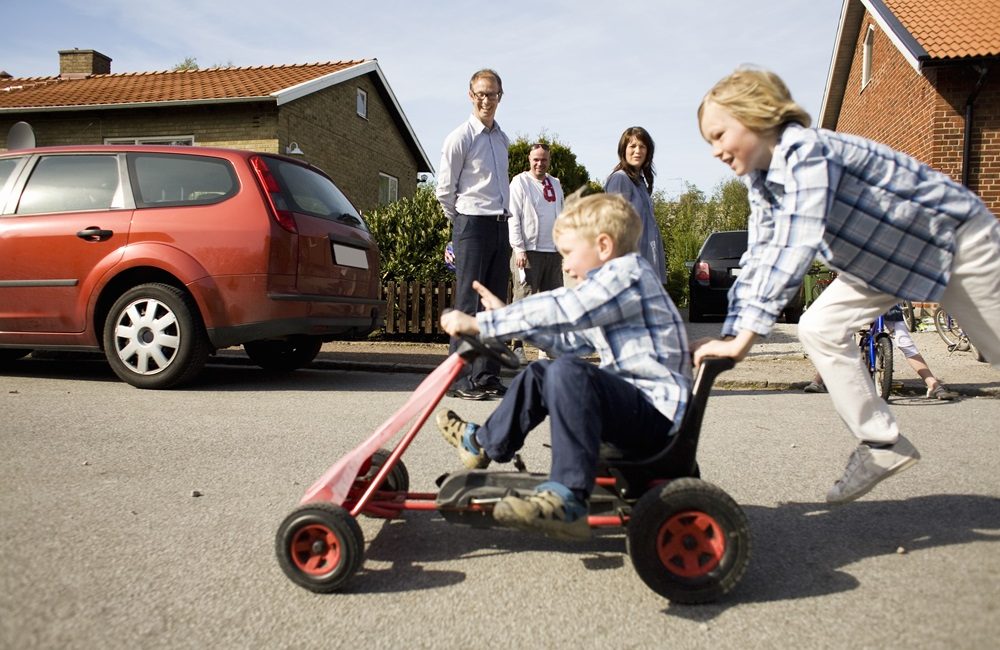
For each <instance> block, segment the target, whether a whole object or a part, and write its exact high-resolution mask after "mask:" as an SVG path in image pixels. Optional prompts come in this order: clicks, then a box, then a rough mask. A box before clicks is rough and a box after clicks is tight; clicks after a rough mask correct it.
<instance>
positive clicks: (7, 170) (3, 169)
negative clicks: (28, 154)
mask: <svg viewBox="0 0 1000 650" xmlns="http://www.w3.org/2000/svg"><path fill="white" fill-rule="evenodd" d="M21 160H23V159H22V158H4V159H3V160H0V187H3V186H4V184H5V183H6V182H7V179H8V178H10V175H11V174H12V173H14V169H15V168H16V167H17V163H19V162H21Z"/></svg>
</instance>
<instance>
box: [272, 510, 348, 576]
mask: <svg viewBox="0 0 1000 650" xmlns="http://www.w3.org/2000/svg"><path fill="white" fill-rule="evenodd" d="M275 550H276V551H277V554H278V564H279V565H281V570H282V571H284V572H285V575H286V576H288V578H289V579H290V580H291V581H292V582H294V583H295V584H297V585H299V586H300V587H305V588H306V589H308V590H309V591H314V592H316V593H322V594H325V593H330V592H332V591H336V590H338V589H340V587H342V586H343V585H344V584H345V583H346V582H347V581H348V580H349V579H350V577H351V576H352V575H354V573H355V572H356V571H357V570H358V569H359V568H360V567H361V563H362V561H363V560H364V553H365V539H364V535H363V534H362V533H361V527H360V526H358V522H357V521H355V519H354V517H352V516H351V515H350V513H348V512H347V510H345V509H344V508H342V507H340V506H338V505H334V504H332V503H310V504H307V505H304V506H301V507H299V508H297V509H295V510H294V511H292V513H291V514H290V515H288V516H287V517H285V520H284V521H283V522H281V526H280V527H279V528H278V535H277V538H276V540H275Z"/></svg>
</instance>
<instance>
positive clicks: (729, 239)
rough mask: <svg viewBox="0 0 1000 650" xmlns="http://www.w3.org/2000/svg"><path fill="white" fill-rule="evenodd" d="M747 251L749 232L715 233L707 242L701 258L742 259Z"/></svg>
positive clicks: (703, 247)
mask: <svg viewBox="0 0 1000 650" xmlns="http://www.w3.org/2000/svg"><path fill="white" fill-rule="evenodd" d="M746 249H747V231H746V230H733V231H728V232H713V233H712V234H711V235H709V236H708V239H706V240H705V245H704V246H702V249H701V255H700V257H707V258H727V257H740V256H741V255H743V253H744V251H746Z"/></svg>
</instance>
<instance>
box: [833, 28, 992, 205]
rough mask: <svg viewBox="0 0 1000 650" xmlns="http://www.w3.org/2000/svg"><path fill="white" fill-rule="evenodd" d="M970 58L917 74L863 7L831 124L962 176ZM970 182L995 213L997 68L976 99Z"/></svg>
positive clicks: (958, 177)
mask: <svg viewBox="0 0 1000 650" xmlns="http://www.w3.org/2000/svg"><path fill="white" fill-rule="evenodd" d="M871 25H875V36H874V39H873V43H872V74H871V81H870V82H869V83H868V85H867V86H866V87H865V88H863V89H862V88H861V70H862V59H863V51H864V41H865V36H866V34H867V33H868V28H869V26H871ZM976 78H977V75H976V73H975V71H974V70H973V69H972V67H971V66H949V67H938V68H925V69H924V74H922V75H921V74H919V73H918V72H917V71H916V70H915V69H914V68H913V66H911V65H910V64H909V62H907V61H906V59H904V58H903V55H902V54H900V52H899V50H898V49H896V47H895V45H893V44H892V42H890V41H889V39H888V37H887V36H886V35H885V34H884V33H883V32H882V30H881V29H880V28H879V27H878V25H877V24H875V23H874V21H873V20H872V18H871V16H870V15H867V14H866V16H865V19H864V20H863V21H862V24H861V29H860V32H859V33H858V38H857V48H856V50H855V52H854V61H853V63H852V64H851V72H850V75H849V78H848V81H847V89H846V91H845V93H844V101H843V105H842V108H841V112H840V117H839V119H838V121H837V130H838V131H844V132H847V133H855V134H858V135H862V136H864V137H867V138H871V139H873V140H877V141H879V142H884V143H886V144H888V145H890V146H892V147H894V148H896V149H899V150H900V151H904V152H906V153H908V154H910V155H911V156H913V157H914V158H916V159H918V160H920V161H922V162H925V163H927V164H929V165H930V166H931V167H933V168H934V169H937V170H938V171H941V172H943V173H945V174H948V175H949V176H950V177H951V178H953V179H954V180H956V181H958V182H961V181H962V156H963V146H964V139H965V136H964V129H965V102H966V100H967V98H968V97H969V95H970V93H971V92H972V90H973V88H974V86H975V82H976ZM970 163H971V164H970V179H969V188H970V189H971V190H972V191H974V192H976V193H977V194H979V196H980V197H982V199H983V201H985V203H986V205H987V206H988V207H989V208H990V209H991V210H992V211H993V213H994V214H996V215H998V216H1000V73H997V72H995V71H991V76H988V77H987V81H986V83H985V84H984V86H983V88H982V90H981V91H980V94H979V96H978V98H977V100H976V103H975V110H974V116H973V132H972V152H971V160H970Z"/></svg>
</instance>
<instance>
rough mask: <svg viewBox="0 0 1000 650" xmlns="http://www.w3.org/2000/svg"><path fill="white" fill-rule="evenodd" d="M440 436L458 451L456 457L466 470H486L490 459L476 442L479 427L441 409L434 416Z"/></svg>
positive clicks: (452, 412) (451, 412)
mask: <svg viewBox="0 0 1000 650" xmlns="http://www.w3.org/2000/svg"><path fill="white" fill-rule="evenodd" d="M435 419H436V421H437V425H438V429H440V430H441V435H443V436H444V439H445V440H447V441H448V444H449V445H451V446H452V447H455V448H456V449H458V457H459V459H461V461H462V465H464V466H465V467H467V468H468V469H486V468H487V467H488V466H489V464H490V459H489V457H488V456H487V455H486V452H485V451H483V448H482V447H480V446H479V443H478V442H477V441H476V431H477V430H478V429H479V425H478V424H475V423H473V422H466V421H465V420H463V419H462V418H460V417H458V414H456V413H455V412H454V411H448V410H445V409H442V410H440V411H438V412H437V415H436V416H435Z"/></svg>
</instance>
